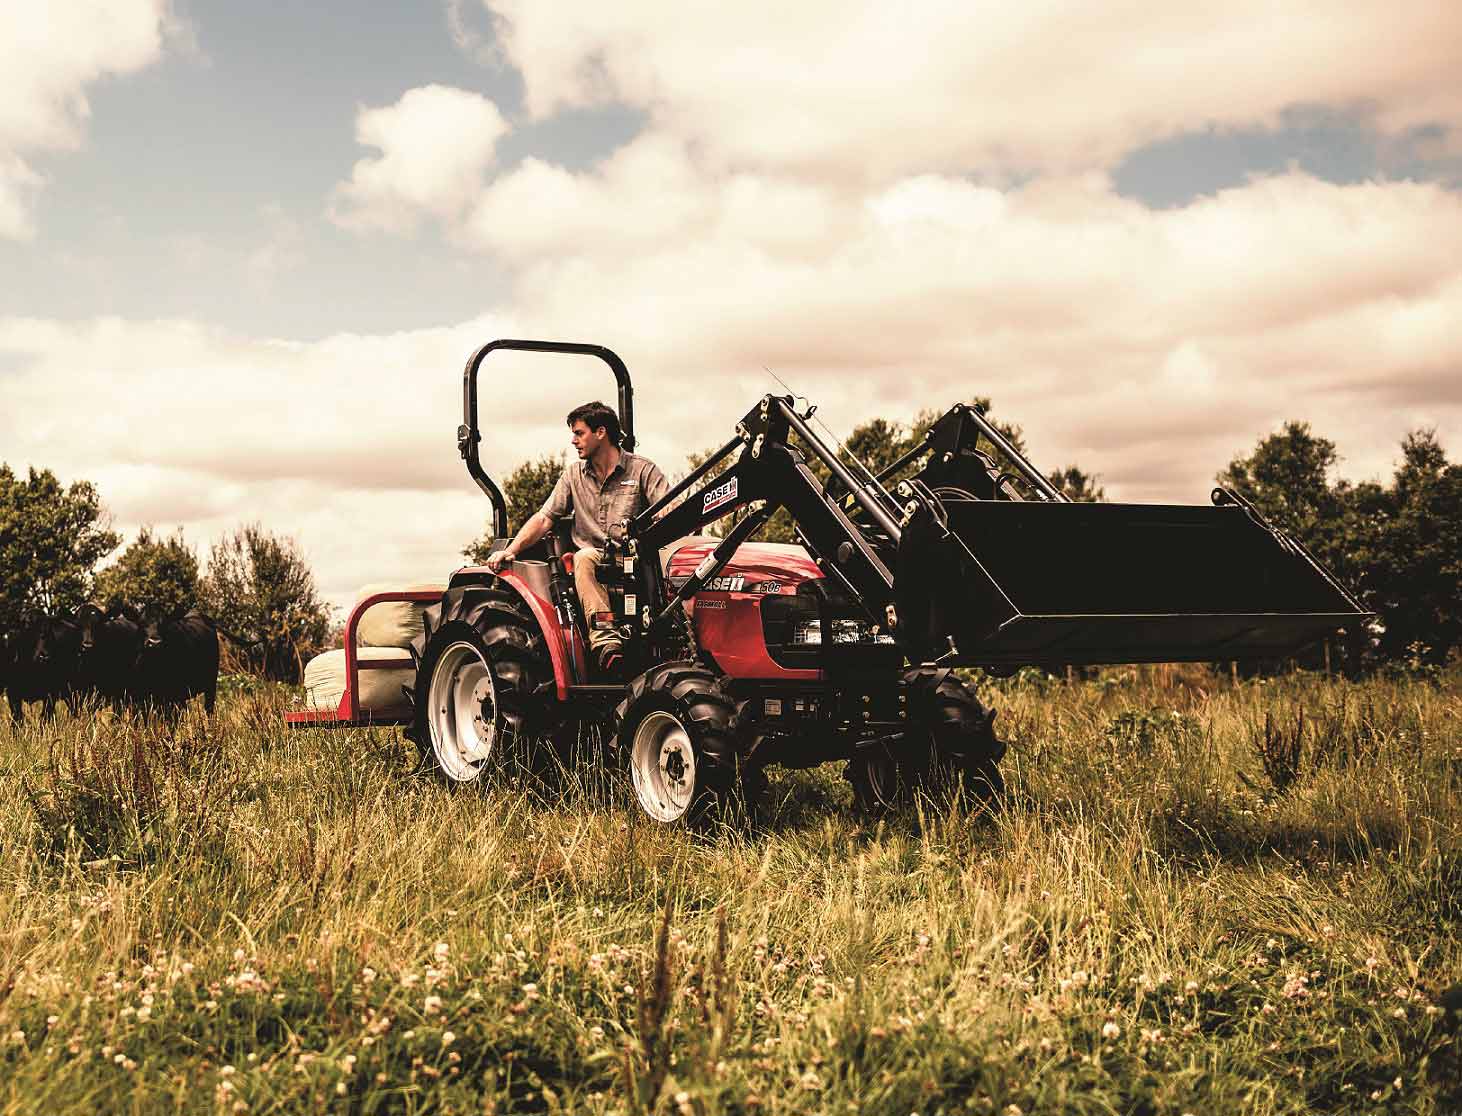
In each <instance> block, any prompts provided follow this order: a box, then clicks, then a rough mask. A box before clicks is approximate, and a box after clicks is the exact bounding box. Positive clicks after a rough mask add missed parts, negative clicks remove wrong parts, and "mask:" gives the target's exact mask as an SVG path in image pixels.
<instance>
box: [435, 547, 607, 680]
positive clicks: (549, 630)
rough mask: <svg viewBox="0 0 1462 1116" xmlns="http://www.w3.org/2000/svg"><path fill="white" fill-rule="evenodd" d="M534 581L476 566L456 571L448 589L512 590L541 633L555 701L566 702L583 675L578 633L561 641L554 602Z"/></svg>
mask: <svg viewBox="0 0 1462 1116" xmlns="http://www.w3.org/2000/svg"><path fill="white" fill-rule="evenodd" d="M534 580H536V579H533V578H531V577H524V576H523V575H522V574H521V573H519V572H518V571H517V570H504V571H502V572H501V573H496V574H495V573H493V572H492V571H491V570H489V569H488V568H487V567H485V566H477V567H467V568H465V569H461V570H458V571H457V572H456V573H455V574H453V575H452V580H451V581H450V582H449V583H448V587H449V588H452V589H457V588H460V587H462V586H464V585H497V586H502V587H505V588H507V589H509V590H511V591H512V592H513V593H514V594H515V595H517V596H518V597H519V598H521V599H522V601H523V604H524V606H525V607H526V608H527V609H528V611H529V612H531V613H532V614H533V619H534V621H535V622H536V623H537V624H538V630H539V631H540V632H542V633H543V642H544V644H545V645H546V646H547V647H548V659H549V662H550V663H552V664H553V682H554V687H555V689H556V690H557V693H558V700H559V701H566V700H568V696H569V686H571V685H572V684H573V682H574V679H575V678H576V677H581V676H582V673H583V658H584V651H583V648H582V647H581V646H580V645H579V644H580V640H579V638H578V633H577V632H575V633H573V640H572V642H570V641H569V640H566V639H565V638H564V631H563V629H562V628H561V627H559V624H558V615H557V613H556V612H555V611H554V608H553V603H552V602H551V601H550V600H549V599H548V598H547V597H546V596H544V595H543V594H542V593H540V592H539V591H538V586H536V585H535V584H534V583H533V582H534ZM544 588H546V586H545V587H544Z"/></svg>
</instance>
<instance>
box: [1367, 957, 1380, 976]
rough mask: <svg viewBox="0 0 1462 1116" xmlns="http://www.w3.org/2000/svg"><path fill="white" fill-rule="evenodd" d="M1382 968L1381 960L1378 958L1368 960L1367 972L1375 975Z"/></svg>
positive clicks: (1368, 958)
mask: <svg viewBox="0 0 1462 1116" xmlns="http://www.w3.org/2000/svg"><path fill="white" fill-rule="evenodd" d="M1380 967H1381V960H1380V958H1378V957H1367V958H1366V971H1367V972H1370V973H1373V972H1375V971H1376V970H1377V969H1379V968H1380Z"/></svg>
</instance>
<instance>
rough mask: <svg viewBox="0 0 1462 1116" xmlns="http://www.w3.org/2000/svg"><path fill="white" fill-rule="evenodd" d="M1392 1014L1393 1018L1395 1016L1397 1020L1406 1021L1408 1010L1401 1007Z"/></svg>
mask: <svg viewBox="0 0 1462 1116" xmlns="http://www.w3.org/2000/svg"><path fill="white" fill-rule="evenodd" d="M1391 1014H1392V1015H1393V1016H1395V1017H1396V1018H1397V1019H1405V1018H1406V1009H1405V1008H1404V1007H1399V1008H1397V1009H1396V1010H1395V1011H1393V1012H1392V1013H1391Z"/></svg>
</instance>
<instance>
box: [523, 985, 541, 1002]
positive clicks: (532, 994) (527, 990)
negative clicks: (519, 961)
mask: <svg viewBox="0 0 1462 1116" xmlns="http://www.w3.org/2000/svg"><path fill="white" fill-rule="evenodd" d="M523 998H524V999H525V1000H536V999H538V985H536V984H525V985H523Z"/></svg>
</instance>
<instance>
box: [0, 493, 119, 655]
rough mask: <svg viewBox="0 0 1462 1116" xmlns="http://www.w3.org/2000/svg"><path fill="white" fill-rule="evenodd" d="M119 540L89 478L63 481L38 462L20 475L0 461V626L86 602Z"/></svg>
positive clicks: (6, 628)
mask: <svg viewBox="0 0 1462 1116" xmlns="http://www.w3.org/2000/svg"><path fill="white" fill-rule="evenodd" d="M119 541H120V539H119V538H118V536H117V534H116V533H115V532H114V531H112V530H111V529H110V521H109V517H108V516H107V514H106V512H105V511H104V510H103V508H102V503H101V497H100V496H99V495H98V494H97V490H96V486H95V485H93V484H91V483H90V482H89V481H76V482H75V483H73V484H71V485H70V486H63V485H62V484H61V482H60V481H58V480H57V479H56V475H55V474H54V473H52V472H51V471H50V470H49V469H41V470H36V469H35V468H34V467H32V468H31V469H30V471H29V475H28V476H27V477H26V478H25V479H24V480H22V479H21V478H19V477H17V476H16V475H15V473H14V472H13V471H12V470H11V468H10V466H8V465H4V464H0V625H3V626H4V628H5V630H9V629H11V628H13V627H14V626H15V625H17V624H18V623H20V622H22V621H23V620H25V619H28V618H30V617H32V616H34V615H36V614H37V613H40V612H54V611H58V610H61V609H71V608H75V607H76V606H77V605H79V604H81V603H82V601H84V600H86V597H87V595H88V593H89V592H90V590H91V585H92V570H93V569H94V568H95V566H96V564H97V562H99V561H101V559H102V558H103V557H105V556H106V555H107V554H109V553H111V552H112V551H113V550H115V549H116V547H117V543H118V542H119Z"/></svg>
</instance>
